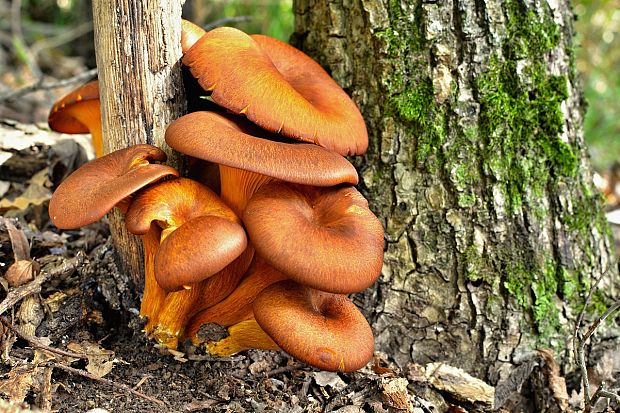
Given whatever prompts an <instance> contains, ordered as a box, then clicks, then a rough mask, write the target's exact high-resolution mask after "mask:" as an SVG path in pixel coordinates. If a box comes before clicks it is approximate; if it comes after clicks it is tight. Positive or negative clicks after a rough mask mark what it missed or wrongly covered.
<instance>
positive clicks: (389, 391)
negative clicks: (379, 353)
mask: <svg viewBox="0 0 620 413" xmlns="http://www.w3.org/2000/svg"><path fill="white" fill-rule="evenodd" d="M408 385H409V381H408V380H407V379H406V378H404V377H398V378H384V379H382V380H381V397H382V399H383V401H384V402H385V403H387V404H388V405H389V406H390V407H393V408H395V409H398V410H402V411H406V412H413V411H414V410H413V403H411V401H410V400H409V391H408V390H407V386H408Z"/></svg>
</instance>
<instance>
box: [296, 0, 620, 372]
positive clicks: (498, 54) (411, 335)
mask: <svg viewBox="0 0 620 413" xmlns="http://www.w3.org/2000/svg"><path fill="white" fill-rule="evenodd" d="M294 12H295V15H296V31H295V35H294V39H293V40H294V43H296V45H297V46H298V47H300V48H302V49H303V50H305V51H306V52H307V53H309V54H310V55H312V56H313V57H314V58H316V59H317V60H318V61H319V62H320V63H321V64H322V65H323V66H324V67H325V68H327V70H328V71H330V72H331V74H332V75H333V76H334V78H335V79H336V80H337V81H338V82H339V83H340V84H341V85H342V86H343V87H344V88H345V89H346V90H347V91H348V92H350V94H351V95H352V96H353V98H354V99H355V101H356V102H357V103H358V104H359V106H360V108H361V110H362V112H363V114H364V117H365V119H366V121H367V125H368V129H369V133H370V139H371V145H370V149H369V151H368V154H367V155H366V156H364V157H361V158H358V159H355V160H354V161H355V162H356V166H357V167H358V170H359V171H360V176H361V178H362V179H361V185H360V186H361V189H362V191H363V192H364V193H365V195H366V196H367V198H368V199H369V200H370V204H371V207H372V209H373V210H374V211H375V212H376V213H377V215H378V216H379V217H380V218H381V220H382V221H383V223H384V225H385V228H386V239H387V250H386V254H385V263H384V269H383V272H382V276H381V279H380V281H379V283H378V284H377V285H376V286H375V288H373V289H371V290H369V291H368V292H367V293H366V294H364V295H361V296H358V297H357V301H358V303H359V304H360V305H361V306H363V307H364V308H365V309H366V310H367V314H368V315H369V318H370V319H371V321H372V324H373V328H374V330H375V333H376V336H377V347H378V349H379V350H382V351H385V352H387V353H388V354H389V355H390V356H391V357H392V358H393V359H394V360H396V362H397V363H398V364H399V365H401V366H405V365H406V364H407V363H409V362H411V361H415V362H417V363H425V362H429V361H436V360H441V361H447V362H449V363H452V364H453V365H457V366H460V367H463V368H465V369H467V370H469V371H470V372H473V373H475V374H477V375H478V376H479V377H481V378H486V379H488V380H489V381H490V382H492V383H496V382H497V381H498V380H499V379H501V378H502V377H505V376H506V374H507V373H508V371H509V370H510V369H511V368H512V366H513V365H514V364H515V363H517V362H518V359H519V358H520V357H521V356H523V355H524V354H526V353H527V352H528V351H530V350H531V349H533V348H536V347H551V348H553V349H554V350H555V351H556V355H557V356H558V357H560V358H561V360H562V361H564V362H566V361H569V360H570V357H571V354H570V345H569V338H570V335H571V329H572V328H573V321H574V318H575V315H576V312H577V311H578V310H579V308H580V306H581V305H582V303H583V297H584V294H585V293H586V292H587V291H588V289H589V286H590V283H591V280H592V279H594V278H595V277H599V276H601V274H602V273H603V272H604V271H605V270H606V269H607V268H608V266H609V265H610V263H611V262H612V260H613V256H612V255H613V253H612V252H610V251H611V246H612V243H611V241H610V235H609V230H608V226H607V223H606V221H605V218H604V216H603V215H602V213H601V211H600V202H599V196H598V195H597V193H596V192H595V191H594V189H593V187H592V176H591V169H590V165H589V162H588V159H587V152H586V148H585V145H584V139H583V130H582V117H583V111H584V102H583V99H582V95H581V93H580V90H579V86H578V81H577V78H576V73H575V65H574V56H573V54H572V48H573V44H572V37H573V32H572V30H573V28H572V19H573V14H572V12H571V10H570V7H569V4H568V1H565V0H554V1H541V0H531V1H530V0H527V1H519V0H509V1H506V2H505V1H500V0H487V1H476V0H460V1H442V2H421V1H410V2H407V1H392V0H389V1H388V0H348V1H344V0H335V1H330V2H322V1H315V0H295V2H294ZM615 271H616V270H615V268H614V269H612V270H611V272H610V273H609V274H608V276H607V278H606V279H607V280H611V279H614V278H615ZM612 287H613V288H612ZM615 288H616V284H615V282H611V281H608V282H607V287H606V291H607V292H609V293H610V294H611V295H614V296H617V294H616V290H615ZM599 298H600V297H599Z"/></svg>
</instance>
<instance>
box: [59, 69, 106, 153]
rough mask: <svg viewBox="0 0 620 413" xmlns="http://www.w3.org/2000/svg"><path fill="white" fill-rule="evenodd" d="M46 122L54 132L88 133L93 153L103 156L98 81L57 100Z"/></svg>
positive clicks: (91, 82)
mask: <svg viewBox="0 0 620 413" xmlns="http://www.w3.org/2000/svg"><path fill="white" fill-rule="evenodd" d="M47 123H48V124H49V127H50V128H51V129H52V130H53V131H56V132H62V133H90V134H91V138H92V142H93V148H94V149H95V155H96V156H97V157H98V158H99V157H101V156H103V138H102V133H101V110H100V104H99V82H98V81H97V80H93V81H90V82H88V83H86V84H85V85H83V86H80V87H79V88H77V89H75V90H74V91H72V92H71V93H69V94H68V95H65V96H63V97H62V98H60V99H59V100H57V101H56V103H54V106H52V109H51V111H50V114H49V116H48V119H47Z"/></svg>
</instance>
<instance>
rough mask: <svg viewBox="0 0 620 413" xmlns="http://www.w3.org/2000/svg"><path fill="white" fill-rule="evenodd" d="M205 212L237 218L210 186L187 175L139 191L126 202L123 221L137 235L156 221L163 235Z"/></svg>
mask: <svg viewBox="0 0 620 413" xmlns="http://www.w3.org/2000/svg"><path fill="white" fill-rule="evenodd" d="M205 215H214V216H218V217H222V218H226V219H227V220H228V221H231V222H237V223H238V222H240V220H239V218H238V217H237V215H236V214H235V213H234V212H233V211H232V210H231V209H230V208H229V207H228V206H227V205H226V204H225V203H224V202H223V201H222V200H221V199H220V198H219V197H218V196H217V194H216V193H215V192H213V191H212V190H211V189H209V188H207V187H206V186H205V185H203V184H201V183H199V182H196V181H194V180H191V179H187V178H177V179H171V180H168V181H166V182H161V183H160V184H159V185H156V186H152V187H150V188H147V189H145V190H144V191H142V192H141V193H140V195H139V196H137V197H136V198H135V199H134V200H133V202H132V203H131V205H130V206H129V209H128V210H127V215H126V216H125V224H126V225H127V229H128V230H129V232H131V233H133V234H137V235H141V234H146V233H147V231H148V230H149V228H150V226H151V223H153V222H157V223H158V224H159V226H160V227H161V228H163V229H164V231H165V232H166V233H165V234H164V235H163V236H162V238H165V237H166V236H167V235H168V233H170V231H174V230H175V229H176V228H178V227H180V226H181V225H183V224H184V223H186V222H188V221H189V220H191V219H193V218H197V217H201V216H205Z"/></svg>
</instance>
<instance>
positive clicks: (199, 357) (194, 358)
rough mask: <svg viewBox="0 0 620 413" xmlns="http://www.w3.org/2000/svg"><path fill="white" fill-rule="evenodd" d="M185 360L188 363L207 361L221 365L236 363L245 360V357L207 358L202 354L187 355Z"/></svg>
mask: <svg viewBox="0 0 620 413" xmlns="http://www.w3.org/2000/svg"><path fill="white" fill-rule="evenodd" d="M187 359H188V360H190V361H209V362H213V363H215V362H222V363H237V362H239V361H241V360H244V359H245V356H234V357H218V356H208V355H202V354H192V355H188V356H187Z"/></svg>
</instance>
